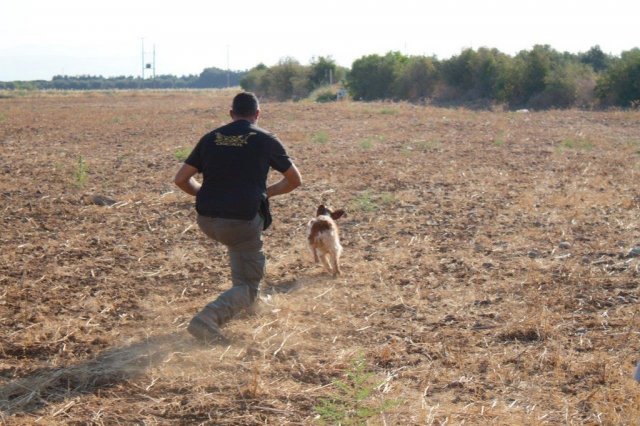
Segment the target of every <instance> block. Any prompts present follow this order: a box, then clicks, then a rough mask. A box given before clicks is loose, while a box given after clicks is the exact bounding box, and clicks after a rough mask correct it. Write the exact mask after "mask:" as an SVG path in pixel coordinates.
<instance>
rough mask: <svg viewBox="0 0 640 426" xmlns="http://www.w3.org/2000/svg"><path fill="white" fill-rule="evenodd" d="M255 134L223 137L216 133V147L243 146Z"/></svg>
mask: <svg viewBox="0 0 640 426" xmlns="http://www.w3.org/2000/svg"><path fill="white" fill-rule="evenodd" d="M255 134H256V133H255V132H251V133H247V134H246V135H229V136H227V135H223V134H222V133H220V132H216V145H222V146H245V145H246V144H247V141H248V140H249V138H250V137H251V136H253V135H255Z"/></svg>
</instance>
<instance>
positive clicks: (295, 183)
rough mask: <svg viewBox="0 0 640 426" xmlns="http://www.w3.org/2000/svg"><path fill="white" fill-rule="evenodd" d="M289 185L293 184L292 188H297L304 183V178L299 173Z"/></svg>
mask: <svg viewBox="0 0 640 426" xmlns="http://www.w3.org/2000/svg"><path fill="white" fill-rule="evenodd" d="M289 185H290V186H291V190H294V189H296V188H297V187H299V186H300V185H302V178H301V177H300V176H299V175H298V176H297V177H295V178H293V179H292V180H290V181H289Z"/></svg>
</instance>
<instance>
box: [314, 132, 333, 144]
mask: <svg viewBox="0 0 640 426" xmlns="http://www.w3.org/2000/svg"><path fill="white" fill-rule="evenodd" d="M309 140H310V141H311V142H312V143H317V144H324V143H327V142H328V141H329V135H328V134H327V132H325V131H324V130H321V131H319V132H316V133H314V134H312V135H311V137H310V138H309Z"/></svg>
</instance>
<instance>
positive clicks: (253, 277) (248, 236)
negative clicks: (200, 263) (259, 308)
mask: <svg viewBox="0 0 640 426" xmlns="http://www.w3.org/2000/svg"><path fill="white" fill-rule="evenodd" d="M262 225H263V219H262V217H261V216H260V215H259V214H258V215H256V217H255V218H253V220H248V221H247V220H239V219H223V218H213V217H206V216H200V215H198V226H199V227H200V229H201V230H202V232H204V233H205V234H206V235H207V236H208V237H209V238H211V239H213V240H214V241H217V242H219V243H221V244H224V245H225V246H226V247H227V250H228V254H229V260H230V263H231V282H232V287H231V288H230V289H229V290H227V291H225V292H224V293H222V294H221V295H220V296H218V298H217V299H216V300H214V301H213V302H211V303H209V304H207V305H206V306H205V307H204V309H202V311H200V312H199V313H198V314H197V315H196V316H198V317H200V318H201V319H203V320H208V321H213V322H215V323H216V324H218V325H222V324H224V323H225V322H227V321H229V320H230V319H231V318H232V317H233V316H234V315H236V314H237V313H238V312H240V311H242V310H243V309H247V308H248V307H250V306H251V305H252V304H253V302H254V301H255V300H256V297H257V296H258V289H259V287H260V281H261V280H262V277H263V276H264V270H265V256H264V252H263V251H262Z"/></svg>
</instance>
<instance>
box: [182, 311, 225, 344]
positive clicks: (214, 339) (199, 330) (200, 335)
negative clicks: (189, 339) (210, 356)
mask: <svg viewBox="0 0 640 426" xmlns="http://www.w3.org/2000/svg"><path fill="white" fill-rule="evenodd" d="M187 331H188V332H189V334H191V335H192V336H193V337H195V338H196V340H198V341H199V342H201V343H204V344H205V345H215V344H226V343H229V340H228V339H227V338H226V337H224V335H223V334H222V332H221V331H220V328H219V327H218V325H217V324H214V323H213V322H210V323H209V322H206V321H204V320H203V319H201V318H200V317H198V316H195V317H193V319H192V320H191V322H190V323H189V326H188V327H187Z"/></svg>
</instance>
